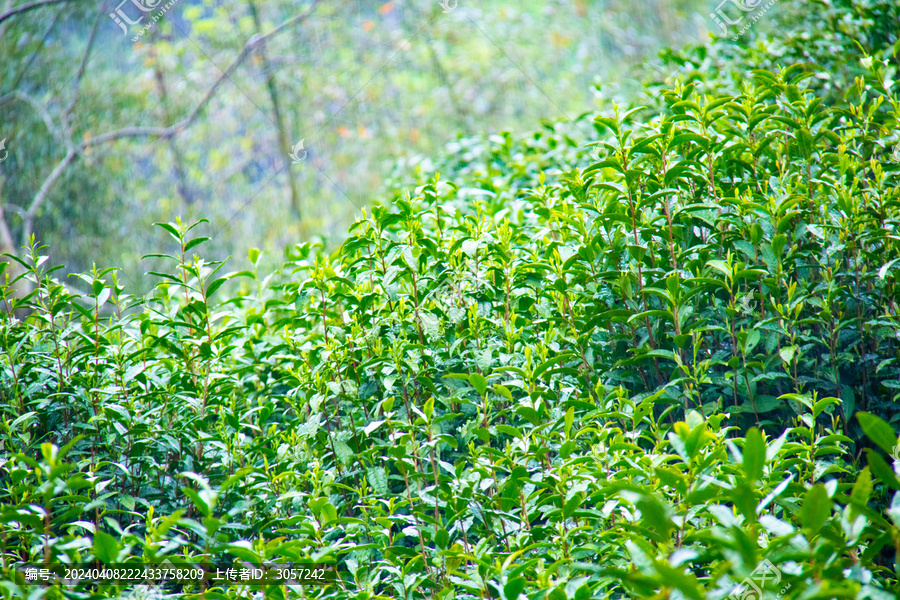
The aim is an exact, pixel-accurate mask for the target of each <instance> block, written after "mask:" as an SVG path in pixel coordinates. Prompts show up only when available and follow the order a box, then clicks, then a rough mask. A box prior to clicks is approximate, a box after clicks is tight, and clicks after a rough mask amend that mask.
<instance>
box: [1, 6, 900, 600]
mask: <svg viewBox="0 0 900 600" xmlns="http://www.w3.org/2000/svg"><path fill="white" fill-rule="evenodd" d="M810 5H813V8H815V7H816V6H821V7H824V8H823V9H822V10H821V11H817V10H811V9H810ZM826 9H827V10H826ZM896 12H897V8H896V7H895V6H893V5H892V4H889V3H886V2H884V3H880V2H869V3H866V4H865V5H851V4H850V3H843V2H831V3H828V4H824V3H806V4H804V5H801V6H798V7H797V8H796V12H792V11H790V10H786V11H785V12H784V13H783V14H784V19H785V26H786V28H787V30H786V31H785V32H783V33H782V34H781V35H782V37H781V38H759V39H756V38H752V39H751V42H752V43H749V44H748V45H747V46H746V47H747V48H748V49H746V50H736V46H733V45H731V44H730V43H729V42H728V41H723V40H719V41H716V42H715V43H713V44H712V45H710V46H708V47H703V48H700V47H697V48H692V49H687V50H685V52H683V53H675V52H670V53H668V54H667V55H665V56H664V59H665V60H668V61H670V64H679V65H680V66H681V67H682V70H681V72H679V73H678V74H676V76H675V77H673V78H672V79H671V80H670V81H660V82H655V83H654V82H648V83H647V90H648V97H647V100H648V103H647V105H646V106H643V107H641V106H635V107H629V108H627V109H626V108H620V107H618V106H614V107H611V110H610V112H609V113H608V114H601V115H594V116H590V117H581V118H579V119H577V120H576V121H575V122H573V123H570V124H547V125H546V126H545V127H544V128H543V129H542V130H541V131H540V132H539V133H536V134H534V135H532V136H529V137H526V138H523V139H513V138H512V137H511V136H509V135H500V136H494V137H491V138H488V139H486V140H477V139H469V140H461V141H459V142H457V145H456V147H454V148H450V149H448V152H447V153H446V154H445V155H443V156H440V157H436V158H435V159H434V160H432V161H423V162H422V163H420V164H419V167H418V170H413V171H410V172H408V173H407V174H404V173H402V172H400V171H398V174H397V179H396V181H397V183H396V185H397V187H396V189H395V190H394V191H393V192H388V196H389V197H392V201H391V202H390V203H388V204H376V205H375V206H373V207H372V208H371V209H370V210H368V211H365V212H364V213H363V216H362V218H360V219H359V221H358V222H357V223H355V225H354V226H353V227H352V228H351V231H350V232H349V237H348V238H347V239H346V240H345V241H344V243H343V244H342V245H341V247H340V249H338V250H337V251H336V252H334V253H327V252H325V250H324V248H323V247H322V246H320V245H315V244H310V243H306V244H299V245H296V246H294V247H291V248H288V249H287V250H286V262H285V264H284V266H283V267H282V268H281V269H280V270H279V271H278V272H276V273H272V274H268V275H264V274H261V273H260V272H259V271H258V269H257V265H258V264H259V261H260V255H259V253H258V252H256V251H251V253H250V255H249V257H248V258H249V268H248V269H246V270H243V271H239V272H232V273H228V274H223V273H224V271H223V269H224V263H223V262H221V261H207V260H205V259H202V258H200V257H199V256H197V255H196V252H198V251H199V247H200V246H201V245H202V244H203V242H204V241H206V240H207V239H208V238H206V237H204V236H203V235H201V234H200V233H198V232H201V231H202V229H203V226H204V225H203V222H200V223H192V224H186V223H181V222H180V221H176V222H174V223H162V224H158V226H159V227H161V228H162V229H163V230H165V231H166V232H168V233H169V234H170V235H171V238H172V250H171V253H169V254H160V255H153V256H154V258H156V259H161V260H164V261H168V263H169V264H170V267H171V268H170V269H169V270H168V271H160V272H154V273H151V275H153V276H155V277H158V278H159V285H158V286H157V288H156V290H155V292H154V294H153V295H152V296H151V297H148V298H134V297H132V296H129V295H128V294H127V291H126V290H125V289H124V288H123V287H122V286H121V285H120V284H119V282H118V280H117V277H116V272H115V270H114V269H105V270H96V269H95V270H94V271H92V272H91V273H87V274H83V275H81V276H80V278H81V280H82V282H81V284H82V286H87V287H88V288H89V293H88V294H86V295H81V296H78V295H73V293H72V292H71V291H70V290H69V289H68V288H67V287H66V286H64V285H63V284H62V283H61V282H59V281H57V280H56V279H55V278H54V271H55V268H52V267H49V266H48V265H49V264H50V263H49V258H48V257H47V255H45V254H43V250H42V249H41V248H32V249H31V250H30V253H29V254H27V255H25V256H23V257H20V258H15V260H18V261H19V262H20V263H21V265H22V266H23V268H24V269H25V274H24V275H23V276H25V277H29V278H31V279H32V280H33V282H34V284H35V285H34V290H35V291H34V292H33V293H32V294H30V295H29V296H28V297H27V298H24V299H17V298H15V297H14V296H13V295H12V294H11V293H10V288H9V287H5V288H3V292H2V294H3V305H4V309H5V310H4V311H3V312H2V313H0V314H2V317H0V344H2V347H3V348H4V349H5V350H4V353H3V355H2V361H3V362H2V367H3V368H2V370H0V378H2V379H0V389H2V392H0V393H2V400H3V403H2V411H3V413H2V419H0V421H2V440H3V444H4V447H3V450H2V452H3V454H2V457H3V458H2V459H0V460H2V463H0V477H2V478H3V481H4V485H3V486H2V488H0V502H2V508H0V523H2V528H0V551H2V556H3V568H4V577H5V579H3V581H2V582H0V584H2V585H0V589H2V592H0V593H2V594H3V595H4V597H7V598H17V597H29V598H30V597H32V596H34V597H39V596H40V594H44V595H46V596H47V597H52V598H57V597H64V596H65V597H71V598H88V597H118V596H122V595H127V594H132V595H133V594H134V592H132V591H129V590H126V589H125V588H124V586H122V585H114V584H109V585H99V586H95V587H94V588H88V587H87V586H85V585H81V586H77V587H70V588H64V587H61V586H55V587H47V588H39V587H29V586H27V585H26V583H25V580H24V576H23V573H22V571H21V570H18V571H17V570H16V568H17V567H20V566H21V565H22V564H24V563H41V564H47V565H49V564H55V563H79V562H92V561H97V562H100V563H109V564H111V563H121V562H134V563H136V564H141V563H155V562H158V561H160V560H162V559H163V558H175V557H181V558H185V559H188V560H191V561H198V562H210V561H218V562H222V561H234V560H246V561H251V562H262V561H302V560H313V561H320V562H333V563H335V564H336V566H337V570H338V571H339V573H340V581H339V582H337V583H335V584H331V585H327V586H322V587H305V588H302V589H289V588H286V587H274V586H270V587H266V588H265V589H264V590H248V589H245V588H246V586H244V587H243V588H242V587H241V586H237V585H234V586H218V587H214V588H212V589H209V590H205V591H203V590H199V589H191V588H190V586H188V588H187V589H186V590H185V591H186V592H187V593H189V594H192V595H196V597H204V598H239V597H246V596H247V595H248V594H250V593H264V594H265V596H266V597H272V598H282V597H288V596H298V595H299V596H300V597H309V598H354V599H364V598H368V599H374V598H441V599H444V600H449V599H452V598H460V599H463V598H503V599H506V600H518V599H519V598H523V597H525V598H537V599H544V598H546V599H552V600H556V599H566V598H575V599H578V600H582V599H588V598H671V599H680V598H690V599H703V598H711V599H718V598H725V597H728V596H729V595H733V597H740V598H757V597H760V596H762V595H763V594H769V593H771V594H773V595H775V594H778V595H781V596H782V597H788V598H804V599H805V598H823V599H824V598H858V599H862V598H874V599H889V598H895V597H897V594H898V591H900V584H898V569H900V566H898V561H900V454H898V452H900V443H898V439H897V433H896V430H897V427H898V421H900V411H897V410H896V406H897V396H898V389H900V362H898V360H900V354H898V350H900V349H898V334H900V323H898V300H900V297H898V284H897V277H898V274H900V244H898V241H900V238H898V236H897V230H898V227H897V225H898V218H900V203H898V191H897V190H898V177H900V164H898V162H900V160H894V155H893V154H892V153H893V147H894V144H895V143H896V141H897V135H896V130H897V123H898V117H900V103H898V97H897V94H896V91H894V90H893V87H894V86H893V77H894V76H895V75H896V66H895V61H896V58H894V57H895V55H896V48H897V30H898V28H900V26H898V20H897V19H896ZM804 27H806V28H807V29H806V30H805V31H807V32H811V33H810V34H808V35H806V36H801V35H798V34H795V33H791V32H795V31H803V30H804V29H803V28H804ZM869 32H871V35H868V33H869ZM750 35H754V34H753V32H752V31H751V32H750ZM849 40H855V41H856V42H859V45H858V46H851V45H850V44H849ZM819 42H822V43H819ZM826 42H827V43H826ZM754 44H755V46H754ZM833 44H839V45H840V46H841V48H842V50H843V51H844V55H843V56H841V57H833V56H832V57H831V58H830V59H828V56H829V54H830V52H831V51H832V47H833ZM891 44H893V47H892V46H891ZM771 47H780V48H782V50H781V51H780V53H779V54H777V55H774V56H769V57H768V58H766V55H767V50H766V48H771ZM753 48H756V50H754V49H753ZM722 57H727V60H725V59H724V58H722ZM780 57H787V58H789V59H791V61H792V62H791V64H783V63H780V61H779V58H780ZM794 59H804V60H800V61H799V62H793V60H794ZM826 59H827V60H826ZM766 61H769V62H771V65H769V64H767V63H766ZM892 61H894V62H892ZM754 65H755V66H760V67H761V68H754V69H751V68H750V67H751V66H754ZM823 73H824V74H827V75H828V76H827V77H822V76H821V75H822V74H823ZM654 90H655V91H654ZM579 135H581V136H585V139H590V143H589V144H588V145H587V146H584V145H583V144H582V143H581V141H580V140H579ZM898 154H900V152H898ZM437 171H440V172H441V173H443V174H444V175H443V177H439V176H438V175H437ZM444 180H446V181H444ZM411 182H415V183H413V184H412V185H410V183H411ZM403 186H407V187H405V190H404V189H403ZM892 460H893V466H892ZM738 586H742V587H738Z"/></svg>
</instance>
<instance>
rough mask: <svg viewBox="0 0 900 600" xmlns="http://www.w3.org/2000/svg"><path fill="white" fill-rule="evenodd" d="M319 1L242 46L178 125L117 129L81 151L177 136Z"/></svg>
mask: <svg viewBox="0 0 900 600" xmlns="http://www.w3.org/2000/svg"><path fill="white" fill-rule="evenodd" d="M321 1H322V0H313V3H312V4H311V5H310V6H309V8H308V9H307V10H306V11H305V12H303V13H301V14H299V15H297V16H295V17H292V18H290V19H288V20H287V21H285V22H284V23H282V24H281V25H279V26H278V27H276V28H275V29H273V30H272V31H270V32H269V33H267V34H265V35H253V36H252V37H251V38H250V39H249V40H248V41H247V43H246V44H245V45H244V49H243V50H241V53H240V54H238V56H237V58H235V59H234V61H233V62H232V63H231V64H230V65H228V68H226V69H225V70H224V71H222V74H221V75H219V78H218V79H216V82H215V83H213V85H212V87H211V88H209V90H208V91H207V92H206V95H205V96H204V97H203V99H202V100H200V103H199V104H197V106H195V107H194V110H193V111H191V113H190V114H189V115H188V116H187V117H186V118H184V119H182V120H181V121H179V122H178V123H175V124H174V125H171V126H170V127H139V126H138V127H125V128H123V129H119V130H116V131H110V132H108V133H104V134H101V135H98V136H96V137H92V138H89V139H87V140H85V141H84V142H82V144H81V150H84V149H85V148H87V147H88V146H95V145H97V144H103V143H106V142H111V141H114V140H118V139H121V138H126V137H144V136H157V137H162V138H167V137H171V136H173V135H177V134H178V133H180V132H181V131H183V130H184V129H187V128H188V127H190V126H191V125H192V124H193V123H194V121H196V120H197V117H199V116H200V113H201V112H203V109H205V108H206V106H207V105H208V104H209V102H210V101H211V100H212V97H213V95H214V94H215V93H216V90H217V89H218V88H219V85H221V84H222V82H223V81H225V80H226V79H229V78H230V75H231V74H232V73H233V72H234V70H235V69H236V68H237V67H239V66H240V65H241V63H243V62H244V60H245V59H246V58H247V57H248V56H249V55H250V53H251V52H253V50H254V49H255V48H256V47H257V46H259V45H261V44H262V43H264V42H265V41H266V40H267V39H269V38H272V37H274V36H276V35H278V34H279V33H281V32H282V31H284V30H285V29H287V28H288V27H290V26H291V25H295V24H297V23H301V22H303V21H305V20H306V19H307V18H308V17H309V16H310V15H311V14H312V12H313V11H314V10H315V8H316V6H318V4H319V3H320V2H321Z"/></svg>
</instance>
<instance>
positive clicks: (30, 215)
mask: <svg viewBox="0 0 900 600" xmlns="http://www.w3.org/2000/svg"><path fill="white" fill-rule="evenodd" d="M75 156H76V152H75V150H74V149H71V148H70V149H69V151H68V152H67V153H66V156H65V157H64V158H63V159H62V160H61V161H59V164H57V165H56V166H55V167H54V168H53V171H51V172H50V175H49V176H48V177H47V179H45V180H44V183H43V184H42V185H41V189H39V190H38V193H37V194H36V195H35V196H34V200H32V201H31V206H29V207H28V210H27V211H26V212H25V217H24V221H25V222H24V223H23V225H22V239H23V240H28V239H29V238H30V237H31V232H32V230H33V226H34V217H35V215H37V211H38V209H39V208H40V207H41V204H43V203H44V200H46V199H47V194H48V193H49V192H50V188H51V187H53V184H54V183H56V180H57V179H59V177H60V176H61V175H62V174H63V171H65V170H66V167H68V166H69V163H71V162H72V160H73V159H74V158H75Z"/></svg>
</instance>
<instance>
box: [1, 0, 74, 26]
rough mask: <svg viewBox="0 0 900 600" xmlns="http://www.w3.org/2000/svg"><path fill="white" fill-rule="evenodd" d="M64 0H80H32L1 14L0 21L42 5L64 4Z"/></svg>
mask: <svg viewBox="0 0 900 600" xmlns="http://www.w3.org/2000/svg"><path fill="white" fill-rule="evenodd" d="M64 2H78V0H37V2H32V3H31V4H22V5H20V6H16V7H15V8H13V9H12V10H10V11H8V12H5V13H3V14H2V15H0V23H3V21H5V20H7V19H9V18H11V17H14V16H16V15H18V14H21V13H24V12H28V11H30V10H34V9H36V8H41V7H42V6H50V5H51V4H63V3H64Z"/></svg>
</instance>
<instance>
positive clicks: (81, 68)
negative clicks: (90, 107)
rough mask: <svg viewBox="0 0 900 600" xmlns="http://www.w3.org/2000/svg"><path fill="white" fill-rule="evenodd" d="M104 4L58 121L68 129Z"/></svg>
mask: <svg viewBox="0 0 900 600" xmlns="http://www.w3.org/2000/svg"><path fill="white" fill-rule="evenodd" d="M105 4H106V3H105V2H104V3H103V4H101V6H100V11H98V12H97V18H96V19H94V27H93V29H91V37H90V39H88V43H87V48H85V50H84V56H82V57H81V65H80V66H79V67H78V73H77V74H76V75H75V93H74V94H72V101H71V102H70V103H69V106H67V107H66V110H64V111H63V114H62V118H61V119H60V121H61V122H62V123H63V125H65V126H66V128H67V129H68V124H69V116H70V115H71V114H72V110H73V109H74V108H75V103H76V102H78V94H79V93H80V92H81V79H82V78H83V77H84V71H85V69H86V68H87V61H88V59H89V58H90V57H91V50H92V49H93V47H94V42H95V41H96V40H97V31H98V30H99V29H100V20H101V18H102V17H103V14H104V13H105V12H106V8H105Z"/></svg>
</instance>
